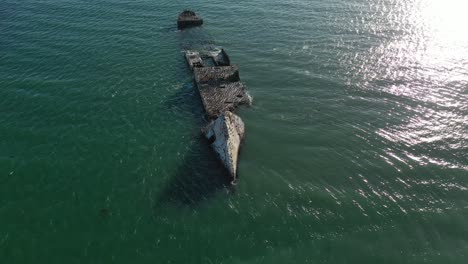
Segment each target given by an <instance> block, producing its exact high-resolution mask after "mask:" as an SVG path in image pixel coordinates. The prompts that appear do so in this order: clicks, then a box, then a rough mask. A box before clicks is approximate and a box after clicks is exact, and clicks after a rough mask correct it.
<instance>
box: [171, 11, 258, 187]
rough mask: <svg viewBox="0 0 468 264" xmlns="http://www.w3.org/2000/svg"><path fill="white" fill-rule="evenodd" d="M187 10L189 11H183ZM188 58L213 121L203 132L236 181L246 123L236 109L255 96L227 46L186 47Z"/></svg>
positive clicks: (248, 102)
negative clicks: (246, 84)
mask: <svg viewBox="0 0 468 264" xmlns="http://www.w3.org/2000/svg"><path fill="white" fill-rule="evenodd" d="M185 12H188V11H187V10H186V11H184V12H182V14H184V13H185ZM190 12H192V11H190ZM182 14H181V15H182ZM192 14H195V13H194V12H192ZM180 17H181V16H179V19H180ZM200 19H201V18H200ZM178 25H179V23H178ZM185 58H186V60H187V63H188V66H189V68H190V70H191V71H192V72H193V76H194V83H195V85H196V87H197V90H198V92H199V94H200V98H201V100H202V103H203V107H204V110H205V113H206V117H207V119H208V122H209V123H208V125H207V126H206V127H205V128H204V129H202V131H203V133H204V135H205V137H206V138H207V139H208V142H209V144H210V145H211V147H212V149H213V150H214V152H215V153H216V154H217V156H218V158H219V160H220V161H221V162H222V164H223V166H224V167H225V168H226V170H227V172H228V173H229V176H230V178H231V180H232V183H235V181H236V180H237V163H238V157H239V150H240V146H241V143H242V141H243V139H244V137H245V126H244V122H243V121H242V119H241V118H240V117H239V116H237V115H236V114H234V111H235V110H236V108H237V107H238V106H241V105H250V104H251V103H252V99H251V97H250V95H249V94H248V93H247V90H246V86H245V85H244V83H243V82H242V81H241V80H240V75H239V68H238V67H237V66H236V65H232V64H231V60H230V58H229V56H228V54H227V53H226V51H225V50H224V49H222V48H218V47H208V48H204V49H201V50H186V51H185Z"/></svg>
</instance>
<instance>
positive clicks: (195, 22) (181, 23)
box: [177, 10, 203, 29]
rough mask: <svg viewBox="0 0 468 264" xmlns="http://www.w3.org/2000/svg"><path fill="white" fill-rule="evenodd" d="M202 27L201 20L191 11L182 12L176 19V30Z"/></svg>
mask: <svg viewBox="0 0 468 264" xmlns="http://www.w3.org/2000/svg"><path fill="white" fill-rule="evenodd" d="M201 25H203V19H202V18H201V17H199V16H197V14H195V12H193V11H191V10H184V11H182V13H180V14H179V17H178V18H177V28H178V29H184V28H188V27H197V26H201Z"/></svg>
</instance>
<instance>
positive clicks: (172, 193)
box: [155, 135, 232, 207]
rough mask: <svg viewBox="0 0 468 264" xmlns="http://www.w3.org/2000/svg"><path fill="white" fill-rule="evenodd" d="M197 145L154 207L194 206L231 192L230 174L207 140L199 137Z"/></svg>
mask: <svg viewBox="0 0 468 264" xmlns="http://www.w3.org/2000/svg"><path fill="white" fill-rule="evenodd" d="M195 142H196V143H193V145H192V146H191V148H190V149H191V150H190V151H189V153H188V154H187V155H186V156H185V157H184V160H183V163H182V164H181V165H180V167H179V168H178V169H177V171H176V173H175V175H174V177H173V178H172V179H171V180H170V181H169V183H168V184H167V185H166V186H165V188H164V189H163V191H162V193H161V194H160V195H159V197H157V199H156V201H157V204H156V205H155V207H158V206H159V205H161V204H164V203H172V204H175V205H183V206H193V205H197V204H198V203H200V202H203V201H205V200H207V199H209V198H210V197H213V196H214V195H215V194H216V193H218V192H219V191H220V190H226V191H232V186H231V184H230V179H229V176H228V173H227V171H226V169H225V168H224V167H223V166H222V165H221V163H220V162H219V161H218V159H217V157H216V155H215V153H214V152H213V151H212V150H211V148H210V146H209V144H208V142H207V140H206V139H205V138H204V137H202V136H201V135H200V138H199V139H196V141H195Z"/></svg>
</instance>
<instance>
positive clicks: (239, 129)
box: [204, 111, 245, 181]
mask: <svg viewBox="0 0 468 264" xmlns="http://www.w3.org/2000/svg"><path fill="white" fill-rule="evenodd" d="M204 132H205V136H206V138H208V140H209V141H210V143H211V147H212V148H213V149H214V151H215V152H216V154H217V155H218V157H219V159H220V160H221V162H222V163H223V165H224V167H226V169H227V170H228V172H229V174H230V175H231V178H232V180H233V181H235V180H236V178H237V157H238V155H239V148H240V144H241V142H242V140H243V139H244V132H245V127H244V122H243V121H242V119H241V118H240V117H238V116H236V115H235V114H233V113H231V112H229V111H226V112H224V113H223V114H222V115H220V116H219V117H218V118H217V119H216V120H214V121H213V122H211V123H210V124H209V125H208V126H207V127H206V129H205V131H204Z"/></svg>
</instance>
